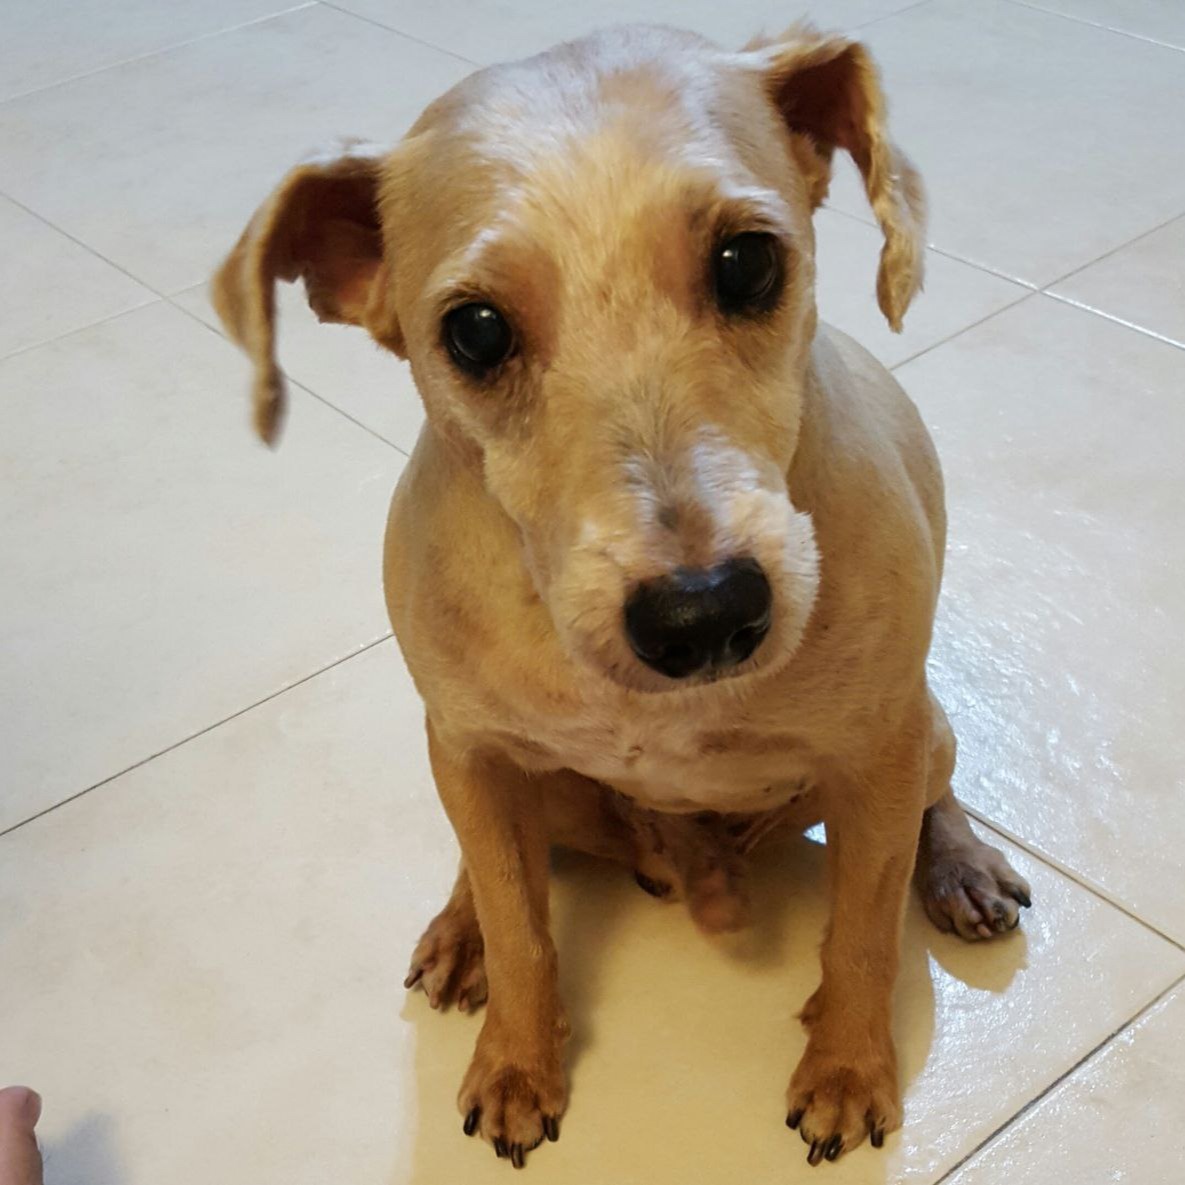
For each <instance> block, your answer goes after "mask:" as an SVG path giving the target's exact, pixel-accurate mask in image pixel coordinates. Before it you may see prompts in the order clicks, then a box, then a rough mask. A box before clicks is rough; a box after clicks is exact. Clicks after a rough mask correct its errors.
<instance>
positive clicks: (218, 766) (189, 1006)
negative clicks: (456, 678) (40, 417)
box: [0, 643, 1185, 1185]
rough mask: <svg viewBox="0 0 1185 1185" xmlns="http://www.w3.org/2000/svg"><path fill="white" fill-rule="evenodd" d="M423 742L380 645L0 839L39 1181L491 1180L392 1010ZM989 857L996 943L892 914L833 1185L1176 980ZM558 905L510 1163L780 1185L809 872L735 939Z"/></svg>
mask: <svg viewBox="0 0 1185 1185" xmlns="http://www.w3.org/2000/svg"><path fill="white" fill-rule="evenodd" d="M421 720H422V717H421V714H420V710H419V705H418V702H417V700H416V698H415V694H414V692H413V690H412V688H411V684H410V680H409V679H408V677H407V675H406V673H405V672H404V671H403V669H402V666H401V664H400V662H399V658H398V655H397V652H396V650H395V647H394V645H393V644H392V643H384V644H383V645H381V646H378V647H375V648H374V649H373V650H371V651H369V652H368V653H366V654H364V655H360V656H358V657H356V658H354V659H351V660H350V661H348V662H346V663H343V664H341V665H340V666H338V667H336V668H334V669H333V670H332V671H330V672H327V673H326V674H324V675H322V676H319V677H317V678H315V679H313V680H310V681H309V682H307V683H305V684H303V685H301V686H300V687H298V688H295V689H293V690H291V691H290V692H286V693H285V694H283V695H281V696H278V697H276V698H275V699H273V700H272V701H270V702H269V703H267V704H265V705H263V706H261V707H260V708H258V709H256V710H254V711H252V712H249V713H246V714H244V715H243V716H240V717H238V718H237V719H235V720H233V721H230V722H229V723H227V724H226V725H223V726H221V727H219V728H217V729H214V730H213V731H211V732H209V733H207V734H206V735H204V736H202V737H199V738H197V739H196V740H194V741H193V742H191V743H189V744H186V745H183V746H181V747H180V748H178V749H175V750H173V751H172V752H171V753H168V754H166V755H165V756H164V757H162V758H160V759H158V760H156V761H153V762H151V763H149V764H148V765H145V766H143V767H141V768H139V769H137V770H135V771H133V772H131V773H130V774H127V775H125V776H124V777H121V778H119V779H117V780H116V781H115V782H112V783H110V784H109V785H107V786H104V787H102V788H100V789H99V790H96V791H94V792H92V793H91V794H89V795H87V796H85V797H83V798H81V799H79V800H78V801H77V802H75V803H71V804H70V805H69V806H68V807H66V808H64V809H63V810H61V811H58V812H55V813H53V814H51V815H49V816H47V817H45V818H43V819H40V820H37V821H36V822H35V823H32V824H29V825H28V826H26V827H23V828H20V829H18V830H17V831H15V832H12V833H11V834H9V835H8V836H6V837H4V838H3V839H0V898H2V899H3V900H4V902H5V918H6V922H5V975H4V976H3V978H2V979H0V1016H3V1017H4V1018H5V1021H4V1048H5V1071H6V1073H8V1074H11V1075H14V1076H15V1077H17V1078H20V1079H24V1080H28V1081H32V1082H35V1083H37V1084H38V1086H39V1087H40V1088H41V1089H42V1090H43V1091H44V1093H45V1096H46V1099H47V1109H46V1118H45V1126H44V1136H45V1142H46V1147H47V1151H48V1153H49V1157H50V1165H51V1167H52V1168H53V1169H54V1171H55V1172H56V1173H57V1181H58V1182H60V1185H72V1183H73V1182H78V1185H82V1183H83V1182H84V1181H86V1182H92V1181H94V1180H95V1176H94V1173H95V1166H96V1165H97V1166H99V1167H102V1166H110V1168H109V1170H108V1171H109V1172H110V1174H111V1180H113V1181H114V1180H118V1181H119V1182H120V1185H141V1183H144V1185H148V1183H150V1182H158V1181H169V1182H170V1183H171V1185H189V1183H190V1182H193V1183H194V1185H197V1183H198V1182H202V1183H205V1182H208V1181H232V1180H233V1181H284V1182H287V1183H289V1185H301V1183H303V1182H309V1183H310V1185H312V1183H314V1182H315V1183H317V1185H323V1182H325V1181H326V1180H330V1179H332V1180H341V1181H351V1182H360V1183H361V1182H376V1183H381V1185H407V1183H409V1182H414V1183H415V1185H441V1183H442V1182H452V1181H465V1182H471V1183H473V1185H481V1182H484V1181H487V1180H488V1181H495V1180H496V1181H504V1180H506V1173H507V1167H506V1166H505V1165H504V1164H499V1163H498V1162H497V1161H496V1160H495V1158H494V1156H493V1154H492V1153H491V1152H490V1151H489V1150H488V1149H487V1148H482V1147H480V1146H479V1145H477V1144H476V1143H474V1142H472V1141H467V1140H465V1138H464V1137H463V1136H462V1134H461V1131H460V1117H459V1116H458V1115H457V1114H456V1111H455V1107H454V1098H455V1094H456V1088H457V1085H458V1083H459V1080H460V1077H461V1074H462V1072H463V1070H464V1066H465V1063H466V1060H467V1058H468V1054H469V1052H470V1049H471V1046H472V1042H473V1039H474V1037H475V1034H476V1031H477V1024H478V1022H477V1021H476V1020H475V1019H474V1018H471V1017H464V1016H461V1015H452V1014H450V1015H445V1016H440V1015H437V1014H435V1013H432V1012H431V1011H430V1010H429V1009H428V1007H427V1005H426V1002H425V1000H424V998H423V996H419V995H417V996H412V997H410V998H407V999H406V1000H405V999H404V997H403V993H402V991H401V989H400V986H399V982H400V979H401V976H402V975H403V973H404V970H405V966H406V959H407V957H408V954H409V951H410V949H411V946H412V944H413V943H414V940H415V938H416V936H417V934H418V932H419V930H420V928H421V927H422V925H423V924H424V922H425V921H426V920H427V918H428V917H429V916H430V914H431V913H432V912H434V910H435V908H436V907H437V906H438V905H439V904H440V903H441V901H442V900H443V897H444V894H445V893H446V892H447V889H448V886H449V883H450V880H451V876H452V873H453V863H454V844H453V840H452V838H451V836H450V833H449V830H448V826H447V824H446V822H445V820H444V817H443V812H442V811H441V809H440V807H439V805H438V804H437V802H436V799H435V793H434V791H433V789H432V787H431V784H430V779H429V776H428V772H427V768H426V761H425V756H424V745H423V733H422V723H421ZM1019 863H1020V866H1021V867H1022V868H1023V870H1024V872H1025V873H1026V875H1028V876H1030V877H1031V878H1032V880H1033V883H1034V891H1035V899H1036V902H1037V904H1036V906H1035V908H1034V910H1033V911H1032V913H1031V914H1030V915H1028V916H1027V917H1026V927H1027V928H1026V930H1025V931H1024V932H1022V933H1020V934H1017V935H1015V936H1013V937H1012V938H1010V939H1008V940H1006V941H1004V942H1002V943H999V944H998V945H994V946H990V947H989V946H983V947H968V946H965V945H963V944H962V943H960V942H959V941H958V940H957V939H954V938H951V937H949V936H943V935H939V934H937V933H936V932H935V931H933V930H932V928H931V927H930V926H929V923H928V922H926V921H925V919H924V918H923V917H921V916H919V915H920V910H919V909H917V908H914V909H912V910H911V914H910V918H909V923H908V927H907V941H906V954H905V960H904V972H903V978H902V984H901V990H900V1004H899V1024H898V1028H899V1036H900V1041H901V1045H902V1063H903V1072H904V1074H905V1077H906V1080H907V1082H908V1084H909V1085H908V1102H907V1111H908V1127H907V1128H906V1130H905V1132H904V1134H903V1135H901V1136H896V1137H893V1138H892V1139H891V1140H890V1142H889V1145H888V1147H887V1149H886V1151H885V1153H883V1154H879V1155H878V1154H875V1153H874V1152H873V1151H872V1150H870V1149H868V1148H867V1147H866V1148H864V1149H862V1150H860V1151H859V1152H857V1153H856V1154H855V1155H853V1156H851V1157H850V1158H847V1159H846V1160H845V1161H843V1162H842V1163H841V1164H840V1165H838V1166H836V1167H835V1168H834V1169H832V1170H830V1171H829V1172H828V1179H829V1180H832V1181H834V1182H836V1183H837V1185H843V1183H845V1182H861V1183H865V1185H871V1183H872V1182H876V1183H878V1185H880V1183H883V1182H884V1181H885V1180H893V1181H896V1182H900V1181H909V1182H913V1181H919V1182H932V1181H934V1180H936V1178H937V1177H938V1176H939V1175H940V1173H941V1172H942V1170H943V1169H944V1168H947V1167H950V1166H951V1165H953V1164H954V1163H956V1162H957V1161H958V1159H959V1158H960V1157H962V1156H965V1155H967V1154H968V1153H969V1152H970V1151H971V1150H972V1149H973V1148H974V1147H975V1146H976V1144H978V1143H979V1142H980V1141H982V1140H983V1139H985V1138H986V1137H987V1135H988V1134H989V1133H990V1132H991V1131H992V1130H994V1129H995V1128H997V1127H999V1126H1000V1125H1001V1124H1002V1123H1004V1122H1005V1120H1006V1119H1007V1118H1008V1117H1010V1116H1011V1115H1012V1114H1014V1113H1015V1112H1016V1111H1017V1110H1018V1109H1019V1108H1020V1107H1021V1106H1023V1105H1024V1104H1025V1103H1026V1102H1027V1101H1029V1100H1030V1099H1031V1098H1032V1097H1034V1096H1035V1095H1036V1094H1037V1093H1039V1092H1040V1091H1041V1090H1043V1089H1044V1088H1046V1087H1047V1086H1048V1085H1050V1084H1051V1083H1052V1082H1053V1081H1054V1080H1055V1079H1056V1078H1057V1077H1058V1075H1059V1074H1061V1073H1063V1072H1064V1071H1065V1070H1067V1069H1068V1068H1069V1067H1070V1066H1071V1065H1072V1064H1073V1063H1074V1062H1075V1061H1077V1060H1078V1059H1080V1058H1081V1057H1083V1056H1084V1055H1085V1054H1086V1053H1087V1051H1088V1050H1090V1049H1091V1048H1093V1047H1094V1046H1095V1045H1097V1044H1098V1043H1099V1042H1100V1041H1101V1040H1102V1039H1103V1038H1104V1037H1105V1035H1106V1034H1107V1033H1109V1032H1111V1031H1113V1030H1114V1029H1115V1028H1117V1027H1118V1026H1119V1025H1121V1024H1122V1023H1123V1022H1124V1021H1125V1020H1126V1019H1127V1018H1129V1017H1131V1016H1133V1015H1134V1014H1135V1013H1136V1012H1137V1011H1138V1010H1139V1009H1140V1008H1141V1007H1142V1006H1143V1005H1144V1004H1145V1003H1146V1002H1147V1001H1148V1000H1150V999H1151V998H1153V997H1154V996H1155V995H1156V993H1158V992H1160V991H1162V990H1163V989H1164V988H1165V987H1167V986H1168V985H1169V983H1171V982H1172V980H1173V979H1174V978H1175V977H1176V976H1178V975H1179V974H1180V973H1181V972H1182V971H1183V970H1185V956H1183V955H1182V953H1181V952H1180V951H1178V950H1176V949H1175V948H1173V947H1171V946H1170V945H1169V944H1167V943H1165V942H1164V941H1163V940H1161V939H1159V938H1157V937H1155V936H1154V935H1153V934H1151V933H1150V932H1149V931H1148V930H1146V929H1144V928H1143V927H1141V926H1140V925H1138V924H1137V923H1135V922H1133V921H1131V920H1130V919H1128V918H1126V917H1125V916H1123V915H1122V914H1120V913H1119V912H1118V911H1117V910H1115V909H1113V908H1112V907H1110V906H1108V905H1106V904H1105V903H1104V902H1102V901H1100V900H1099V899H1098V898H1097V897H1095V896H1093V895H1092V894H1090V893H1087V892H1086V891H1085V890H1083V889H1082V888H1080V887H1079V886H1077V885H1075V884H1073V883H1072V882H1070V881H1068V880H1067V879H1065V878H1064V877H1062V876H1060V875H1059V874H1057V873H1055V872H1053V871H1052V870H1051V869H1049V868H1048V867H1046V866H1043V865H1041V864H1039V863H1038V862H1036V861H1033V860H1030V859H1027V858H1025V857H1023V856H1021V857H1020V858H1019ZM46 869H53V870H55V872H54V875H52V876H46V875H45V870H46ZM555 884H556V891H555V933H556V936H557V944H558V947H559V950H560V959H561V966H562V969H563V971H562V974H563V978H564V992H565V996H566V999H567V1001H568V1005H569V1008H570V1011H571V1013H572V1018H573V1022H574V1025H575V1038H574V1051H573V1057H574V1071H573V1092H574V1093H573V1104H572V1108H571V1111H570V1113H569V1115H568V1116H567V1119H566V1121H565V1125H564V1132H563V1136H562V1138H561V1140H560V1142H559V1143H558V1144H556V1145H555V1146H548V1147H545V1148H543V1149H541V1150H540V1151H539V1153H538V1156H537V1162H538V1163H537V1167H535V1171H536V1172H545V1173H546V1179H547V1180H548V1181H549V1182H551V1183H553V1185H610V1183H612V1185H641V1183H642V1182H645V1183H646V1185H667V1183H670V1185H674V1183H675V1182H679V1183H683V1182H687V1181H775V1180H783V1179H797V1177H796V1176H795V1174H796V1173H797V1174H802V1175H805V1174H806V1172H807V1168H806V1164H805V1161H804V1159H803V1156H804V1149H803V1147H802V1145H801V1143H800V1142H799V1140H798V1138H797V1136H795V1135H793V1134H792V1133H790V1132H788V1131H786V1129H785V1127H784V1126H783V1122H782V1121H783V1114H782V1108H783V1102H782V1096H783V1092H784V1087H785V1083H786V1080H787V1078H788V1076H789V1073H790V1070H791V1068H792V1066H793V1063H794V1060H795V1058H796V1057H797V1056H798V1054H799V1053H800V1051H801V1049H802V1045H803V1037H802V1035H801V1032H800V1030H799V1028H798V1026H797V1024H796V1022H795V1021H794V1019H793V1014H794V1012H795V1010H796V1009H797V1008H798V1007H800V1006H801V1004H802V1003H803V1001H804V999H805V997H806V996H807V995H808V994H809V992H810V991H811V990H812V989H813V987H814V984H815V980H816V977H817V974H818V969H817V967H818V964H817V944H818V941H819V936H820V932H821V928H822V925H823V920H824V901H823V888H822V885H823V859H822V851H821V849H820V848H818V847H817V846H816V845H814V844H811V843H809V842H807V841H805V840H803V841H799V842H798V843H796V844H794V845H791V846H790V847H789V848H788V849H787V850H786V851H783V852H782V853H780V854H772V855H771V857H770V858H768V859H766V860H764V861H763V863H762V865H761V867H760V869H759V870H758V875H757V877H756V881H755V897H756V905H757V927H756V929H755V931H754V932H753V933H752V934H751V935H750V936H749V937H748V938H743V939H741V940H740V941H738V942H737V944H736V945H735V946H733V947H732V948H716V947H713V946H712V945H710V944H709V943H707V942H706V941H705V940H703V939H702V938H700V937H699V936H698V935H697V934H696V933H695V932H694V930H693V928H692V926H691V924H690V922H689V920H688V919H687V917H686V915H685V914H684V913H683V912H682V911H681V909H680V907H678V906H669V907H668V906H663V905H660V904H659V903H657V902H655V901H653V900H651V899H650V898H648V897H646V896H644V895H643V894H642V893H641V892H640V891H639V890H638V889H637V887H636V886H635V885H634V884H633V881H632V878H630V877H629V875H628V874H627V873H626V872H625V871H624V870H621V869H616V868H608V867H602V866H597V865H593V864H591V863H588V862H584V861H579V860H575V859H566V860H562V861H561V862H560V864H559V867H558V871H557V874H556V877H555ZM1084 935H1088V936H1089V941H1088V942H1084ZM1051 1018H1056V1023H1051ZM545 1166H546V1167H545ZM787 1174H789V1176H787Z"/></svg>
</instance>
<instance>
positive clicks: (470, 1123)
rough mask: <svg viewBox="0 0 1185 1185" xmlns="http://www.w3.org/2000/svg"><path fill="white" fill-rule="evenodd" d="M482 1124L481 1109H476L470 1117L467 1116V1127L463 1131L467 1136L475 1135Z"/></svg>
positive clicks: (470, 1113) (471, 1112)
mask: <svg viewBox="0 0 1185 1185" xmlns="http://www.w3.org/2000/svg"><path fill="white" fill-rule="evenodd" d="M480 1122H481V1108H480V1107H474V1108H473V1110H472V1111H470V1112H469V1114H468V1115H466V1116H465V1126H464V1127H463V1128H462V1129H461V1130H462V1131H463V1132H464V1133H465V1134H466V1135H467V1136H471V1135H473V1133H474V1132H475V1131H477V1125H478V1124H479V1123H480Z"/></svg>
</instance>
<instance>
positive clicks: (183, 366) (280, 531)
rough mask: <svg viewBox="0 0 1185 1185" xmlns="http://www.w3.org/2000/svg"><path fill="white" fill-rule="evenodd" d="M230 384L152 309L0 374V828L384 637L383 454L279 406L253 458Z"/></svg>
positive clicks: (186, 325) (198, 343)
mask: <svg viewBox="0 0 1185 1185" xmlns="http://www.w3.org/2000/svg"><path fill="white" fill-rule="evenodd" d="M246 387H247V374H246V367H245V364H244V362H243V360H242V359H241V357H240V356H239V354H238V352H237V351H236V350H234V349H232V348H231V346H230V345H229V344H228V343H226V342H225V341H223V340H222V339H221V338H219V337H217V336H216V335H215V334H213V333H212V332H210V331H209V330H208V329H206V328H205V327H204V326H202V325H198V324H197V323H196V322H194V321H193V320H192V319H191V318H189V317H187V316H186V315H185V314H184V313H182V312H180V311H178V310H177V309H172V308H169V307H167V306H164V305H160V304H157V305H152V306H149V307H148V308H145V309H141V310H138V311H136V312H133V313H128V314H126V315H125V316H123V317H118V318H116V319H115V320H112V321H108V322H105V323H104V324H102V325H99V326H96V327H94V328H92V329H86V330H82V331H80V332H78V333H75V334H72V335H70V336H69V337H65V338H62V339H61V340H60V341H58V342H55V343H53V344H51V345H47V346H39V347H38V348H36V349H33V350H27V351H25V352H24V353H22V354H17V355H16V356H15V357H12V358H9V359H7V360H5V361H3V362H0V391H2V392H3V395H2V397H0V472H3V474H4V481H5V496H4V498H3V499H0V570H2V572H3V578H2V579H0V650H2V651H3V654H4V677H3V679H0V736H2V738H3V739H2V740H0V750H2V751H3V753H4V758H3V762H4V793H3V794H2V795H0V830H3V829H4V828H5V827H11V826H13V825H14V824H16V823H19V822H20V821H21V820H22V819H25V818H27V817H28V816H30V815H32V814H34V813H36V812H37V811H39V810H44V809H45V808H47V807H50V806H52V805H54V803H57V802H60V801H62V799H64V798H67V797H69V796H70V795H72V794H76V793H77V792H78V791H80V790H84V789H86V788H87V787H88V786H90V785H92V784H93V783H95V782H97V781H99V780H101V779H103V778H107V777H110V776H111V775H112V774H115V773H118V772H119V771H120V770H121V769H124V768H126V767H128V766H130V765H132V764H134V763H136V762H138V761H142V760H144V759H145V758H146V757H148V756H150V755H151V754H153V753H155V752H157V751H159V750H160V749H163V748H165V747H166V746H168V745H171V744H175V743H176V742H177V741H180V740H183V739H184V738H185V737H186V736H189V735H191V734H192V733H194V732H197V731H198V730H200V729H203V728H206V727H208V726H209V725H211V724H213V723H214V722H216V721H217V720H220V719H222V718H223V717H225V716H227V715H229V714H231V713H232V712H236V711H239V710H240V709H242V708H244V707H246V706H247V705H248V704H251V703H253V702H255V701H256V700H258V699H260V698H261V697H263V696H266V695H270V694H271V693H272V692H274V691H277V690H279V689H280V688H281V687H283V686H285V685H286V684H289V683H292V682H293V681H295V680H297V679H300V678H303V677H304V676H305V675H308V674H309V673H310V672H311V671H314V670H317V669H318V668H320V667H322V666H324V665H326V664H327V663H330V662H333V661H335V660H336V659H340V658H343V657H344V656H346V655H348V654H350V653H351V652H353V651H354V650H356V649H357V648H358V647H359V646H362V645H365V644H366V643H368V642H372V641H374V640H375V639H376V638H379V637H382V636H383V635H384V634H385V633H386V632H387V621H386V614H385V612H384V609H383V602H382V594H381V589H380V578H379V550H380V546H381V540H382V532H383V522H384V519H385V517H386V508H387V502H388V499H389V496H390V492H391V489H392V488H393V487H394V485H395V481H396V479H397V477H398V474H399V470H400V468H401V465H402V461H403V458H402V457H401V456H400V454H398V453H397V452H395V450H394V449H392V448H390V447H389V446H388V445H386V444H384V443H382V442H380V441H378V440H376V439H375V438H374V437H373V436H371V435H370V434H369V433H367V432H364V431H363V430H362V429H360V428H358V427H356V426H355V425H353V424H351V423H349V422H348V421H347V420H345V419H344V418H343V417H342V416H340V415H339V414H337V413H336V412H334V411H331V410H330V409H328V408H326V407H325V406H324V405H323V404H321V403H319V402H317V401H316V400H314V399H311V398H309V397H308V396H307V395H304V394H303V393H301V392H295V393H294V399H293V405H292V408H291V414H290V416H289V420H288V427H287V431H286V433H285V439H284V442H283V447H282V448H280V449H278V450H277V451H275V452H274V453H272V452H269V451H268V450H267V449H266V448H264V446H263V445H261V444H259V443H258V441H256V439H255V438H254V436H253V435H252V433H251V431H250V428H249V423H248V420H249V413H248V400H247V393H246ZM281 573H283V575H282V576H281Z"/></svg>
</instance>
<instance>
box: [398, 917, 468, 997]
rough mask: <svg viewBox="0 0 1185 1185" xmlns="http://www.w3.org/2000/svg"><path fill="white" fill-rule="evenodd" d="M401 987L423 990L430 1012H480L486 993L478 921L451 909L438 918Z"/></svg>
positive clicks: (421, 941)
mask: <svg viewBox="0 0 1185 1185" xmlns="http://www.w3.org/2000/svg"><path fill="white" fill-rule="evenodd" d="M403 986H404V987H405V988H415V987H420V988H422V989H423V990H424V992H425V994H426V995H427V996H428V1003H429V1004H430V1005H431V1006H432V1007H433V1008H442V1009H443V1008H447V1007H448V1006H449V1005H450V1004H455V1005H456V1006H457V1008H458V1009H459V1010H460V1011H461V1012H472V1011H473V1010H474V1009H476V1008H480V1007H481V1005H482V1004H484V1003H485V1000H486V995H487V991H488V989H487V986H486V968H485V946H484V944H483V942H482V938H481V930H480V928H479V927H478V924H477V918H476V917H475V916H474V915H473V914H471V913H466V912H464V911H461V910H456V909H453V908H451V907H449V908H446V909H445V910H444V911H443V912H442V913H440V914H439V915H437V917H435V918H434V919H433V920H432V923H431V924H430V925H429V927H428V929H427V930H425V931H424V936H423V938H421V939H420V941H419V944H418V945H417V946H416V949H415V954H413V955H412V959H411V969H410V970H409V971H408V973H407V978H406V979H405V980H404V981H403Z"/></svg>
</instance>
